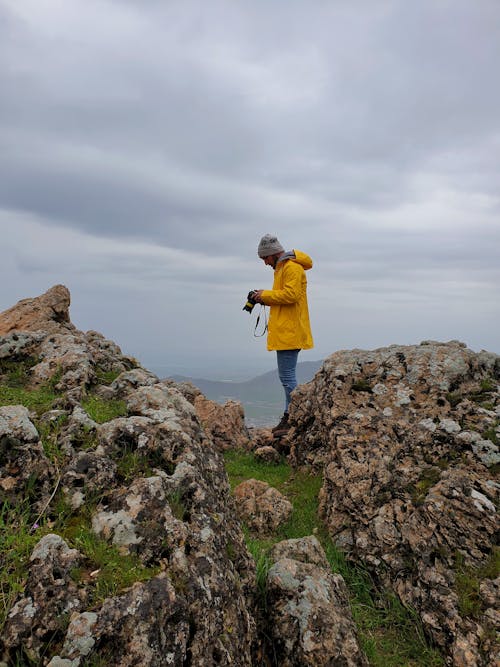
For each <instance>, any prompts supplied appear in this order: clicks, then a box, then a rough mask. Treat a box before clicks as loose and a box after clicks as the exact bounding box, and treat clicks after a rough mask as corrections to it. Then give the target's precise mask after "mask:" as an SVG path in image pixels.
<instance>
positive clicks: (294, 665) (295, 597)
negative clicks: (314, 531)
mask: <svg viewBox="0 0 500 667" xmlns="http://www.w3.org/2000/svg"><path fill="white" fill-rule="evenodd" d="M272 558H277V560H276V562H275V563H274V564H273V565H272V566H271V568H270V570H269V572H268V576H267V591H268V601H267V604H268V610H269V626H268V627H269V632H270V633H271V640H272V643H273V648H274V651H275V654H276V661H277V664H279V665H280V666H282V667H306V666H307V665H309V666H310V667H323V666H324V667H327V666H330V665H343V666H345V667H362V666H364V665H368V662H367V660H366V659H365V657H364V655H363V653H362V652H361V650H360V648H359V645H358V641H357V637H356V629H355V625H354V621H353V619H352V615H351V610H350V607H349V601H348V594H347V588H346V585H345V582H344V580H343V579H342V577H341V576H340V575H338V574H332V572H331V570H330V568H329V566H328V561H327V559H326V556H325V553H324V551H323V549H322V547H321V545H320V544H319V542H318V540H317V539H316V538H315V537H313V536H311V537H306V538H303V539H300V540H286V541H285V542H281V543H278V545H276V546H275V547H274V549H273V552H272Z"/></svg>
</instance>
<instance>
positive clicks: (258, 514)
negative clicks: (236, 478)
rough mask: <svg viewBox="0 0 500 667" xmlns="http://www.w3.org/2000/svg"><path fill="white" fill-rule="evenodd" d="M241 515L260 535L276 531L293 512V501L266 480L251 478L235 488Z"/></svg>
mask: <svg viewBox="0 0 500 667" xmlns="http://www.w3.org/2000/svg"><path fill="white" fill-rule="evenodd" d="M234 497H235V499H236V509H237V512H238V515H239V517H240V518H241V519H242V521H244V522H245V523H246V524H247V525H248V527H249V528H250V529H251V530H253V531H255V532H256V533H258V534H259V535H266V534H269V533H273V532H275V531H276V530H277V529H278V528H279V527H280V526H282V525H283V524H284V523H285V522H286V521H288V519H289V518H290V516H291V514H292V509H293V507H292V503H291V502H290V501H289V500H287V499H286V498H285V497H284V496H283V495H282V494H281V493H280V492H279V491H278V490H277V489H274V488H273V487H272V486H270V485H269V484H267V483H266V482H261V481H259V480H257V479H249V480H246V481H245V482H242V483H241V484H239V485H238V486H237V487H236V488H235V489H234Z"/></svg>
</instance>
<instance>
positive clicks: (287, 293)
mask: <svg viewBox="0 0 500 667" xmlns="http://www.w3.org/2000/svg"><path fill="white" fill-rule="evenodd" d="M302 273H303V269H302V267H301V266H299V265H298V264H295V263H294V262H287V263H286V264H285V266H284V267H283V288H282V289H278V290H277V289H269V290H266V289H265V290H263V291H262V301H263V302H264V303H265V305H266V306H277V305H280V304H281V305H284V304H290V303H296V302H297V301H298V300H299V299H300V296H301V294H302Z"/></svg>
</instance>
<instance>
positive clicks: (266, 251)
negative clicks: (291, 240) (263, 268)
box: [257, 234, 285, 259]
mask: <svg viewBox="0 0 500 667" xmlns="http://www.w3.org/2000/svg"><path fill="white" fill-rule="evenodd" d="M279 252H285V249H284V248H283V246H282V245H281V243H280V242H279V241H278V239H277V238H276V236H273V235H272V234H265V235H264V236H263V237H262V238H261V240H260V243H259V247H258V249H257V253H258V255H259V257H260V258H261V259H264V257H269V255H276V254H277V253H279Z"/></svg>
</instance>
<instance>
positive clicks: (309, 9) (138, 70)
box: [0, 0, 500, 378]
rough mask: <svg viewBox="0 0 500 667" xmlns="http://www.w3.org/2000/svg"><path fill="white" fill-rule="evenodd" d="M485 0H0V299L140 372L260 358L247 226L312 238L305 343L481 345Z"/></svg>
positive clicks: (488, 65) (292, 241)
mask: <svg viewBox="0 0 500 667" xmlns="http://www.w3.org/2000/svg"><path fill="white" fill-rule="evenodd" d="M499 68H500V2H499V1H498V0H419V1H418V2H411V1H410V0H349V1H348V0H344V1H340V0H338V1H337V0H289V1H286V2H285V1H283V0H220V1H218V0H212V1H211V2H207V1H206V0H196V1H190V0H181V1H176V0H164V1H160V0H0V229H1V234H0V266H1V283H0V310H4V309H6V308H8V307H10V306H11V305H13V304H14V303H16V302H17V301H18V300H19V299H23V298H27V297H31V296H36V295H38V294H41V293H42V292H44V291H46V290H47V289H48V288H49V287H51V286H52V285H55V284H57V283H63V284H64V285H66V286H67V287H68V288H69V289H70V291H71V296H72V306H71V317H72V321H73V322H74V323H75V324H76V326H77V327H78V328H80V329H83V330H88V329H95V330H98V331H101V332H102V333H103V334H104V335H105V336H106V337H108V338H111V339H112V340H114V341H116V342H117V343H118V344H119V345H120V346H121V347H122V350H123V351H124V352H125V353H128V354H132V355H134V356H135V357H137V358H138V359H139V361H140V362H141V363H143V365H145V366H147V367H148V368H151V369H153V370H155V371H156V372H158V373H159V374H160V375H162V376H163V375H168V374H170V373H176V372H183V373H185V374H191V375H193V374H194V375H195V376H196V375H198V376H200V375H202V376H205V377H207V376H208V377H214V378H215V377H218V378H221V377H234V378H236V376H238V377H252V376H253V375H256V374H258V373H260V372H264V371H266V370H272V369H273V368H274V367H275V359H274V353H273V354H271V353H268V352H267V351H266V346H265V338H260V339H254V337H253V327H254V324H255V312H256V310H257V309H255V310H254V314H253V315H252V316H249V315H248V314H247V313H246V312H243V311H242V307H243V304H244V302H245V299H246V294H247V292H248V290H249V289H252V288H266V287H270V286H271V284H272V270H271V269H270V268H269V267H265V266H264V264H263V263H262V261H261V260H259V259H258V257H257V254H256V251H257V244H258V241H259V239H260V237H261V236H262V235H263V234H265V233H274V234H277V235H278V237H279V239H280V241H281V243H282V244H283V245H284V246H285V247H286V249H291V248H298V249H301V250H303V251H305V252H307V253H308V254H310V255H311V257H312V258H313V261H314V267H313V269H312V270H311V271H309V272H308V280H309V302H310V312H311V321H312V327H313V335H314V338H315V348H314V349H313V350H311V351H308V352H304V353H302V355H301V357H300V359H301V360H303V361H306V360H313V359H321V358H324V357H326V356H327V355H329V354H331V353H333V352H335V351H336V350H339V349H351V348H365V349H372V348H376V347H381V346H385V345H390V344H393V343H398V344H414V343H419V342H420V341H422V340H425V339H433V340H450V339H459V340H462V341H464V342H465V343H467V345H468V346H469V347H471V348H472V349H474V350H480V349H487V350H490V351H493V352H497V353H500V299H499V296H500V85H499Z"/></svg>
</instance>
